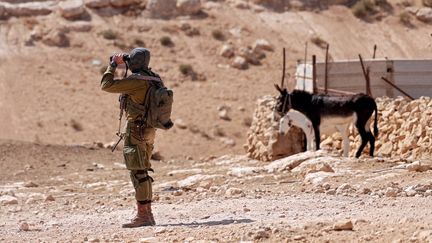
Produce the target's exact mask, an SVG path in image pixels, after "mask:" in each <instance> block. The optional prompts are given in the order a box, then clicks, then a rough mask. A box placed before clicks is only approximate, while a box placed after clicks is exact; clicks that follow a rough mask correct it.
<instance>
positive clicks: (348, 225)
mask: <svg viewBox="0 0 432 243" xmlns="http://www.w3.org/2000/svg"><path fill="white" fill-rule="evenodd" d="M333 230H353V223H352V222H351V220H349V221H346V222H338V223H336V224H334V225H333Z"/></svg>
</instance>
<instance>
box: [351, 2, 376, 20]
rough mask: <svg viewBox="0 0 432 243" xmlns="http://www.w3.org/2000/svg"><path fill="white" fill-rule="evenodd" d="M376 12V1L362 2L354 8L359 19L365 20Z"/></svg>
mask: <svg viewBox="0 0 432 243" xmlns="http://www.w3.org/2000/svg"><path fill="white" fill-rule="evenodd" d="M374 10H375V1H374V0H360V1H358V2H357V3H356V4H354V6H353V7H352V12H353V14H354V15H355V16H356V17H358V18H364V17H366V16H367V15H369V14H370V13H373V12H374Z"/></svg>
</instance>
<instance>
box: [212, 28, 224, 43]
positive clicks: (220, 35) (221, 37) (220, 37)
mask: <svg viewBox="0 0 432 243" xmlns="http://www.w3.org/2000/svg"><path fill="white" fill-rule="evenodd" d="M212 36H213V38H215V39H216V40H220V41H223V40H225V35H224V34H223V33H222V31H220V30H213V31H212Z"/></svg>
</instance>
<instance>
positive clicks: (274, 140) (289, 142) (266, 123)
mask: <svg viewBox="0 0 432 243" xmlns="http://www.w3.org/2000/svg"><path fill="white" fill-rule="evenodd" d="M275 104H276V99H275V98H274V97H272V96H264V97H262V98H261V99H259V100H258V103H257V105H258V107H257V109H256V110H255V112H254V115H253V120H252V125H251V127H250V129H249V132H248V139H247V144H245V149H246V151H247V155H248V157H250V158H253V159H258V160H261V161H272V160H275V159H278V158H282V157H285V156H288V155H292V154H296V153H299V152H301V151H303V147H304V134H303V132H302V131H301V130H300V129H298V128H295V127H293V128H292V129H291V130H290V132H289V133H288V134H286V135H285V136H282V135H280V134H279V132H278V130H279V120H280V116H279V115H278V114H277V113H275V112H274V106H275Z"/></svg>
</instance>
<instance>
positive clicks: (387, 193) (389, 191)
mask: <svg viewBox="0 0 432 243" xmlns="http://www.w3.org/2000/svg"><path fill="white" fill-rule="evenodd" d="M397 194H398V190H397V189H395V188H392V187H389V188H387V189H386V191H385V196H386V197H396V196H397Z"/></svg>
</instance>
